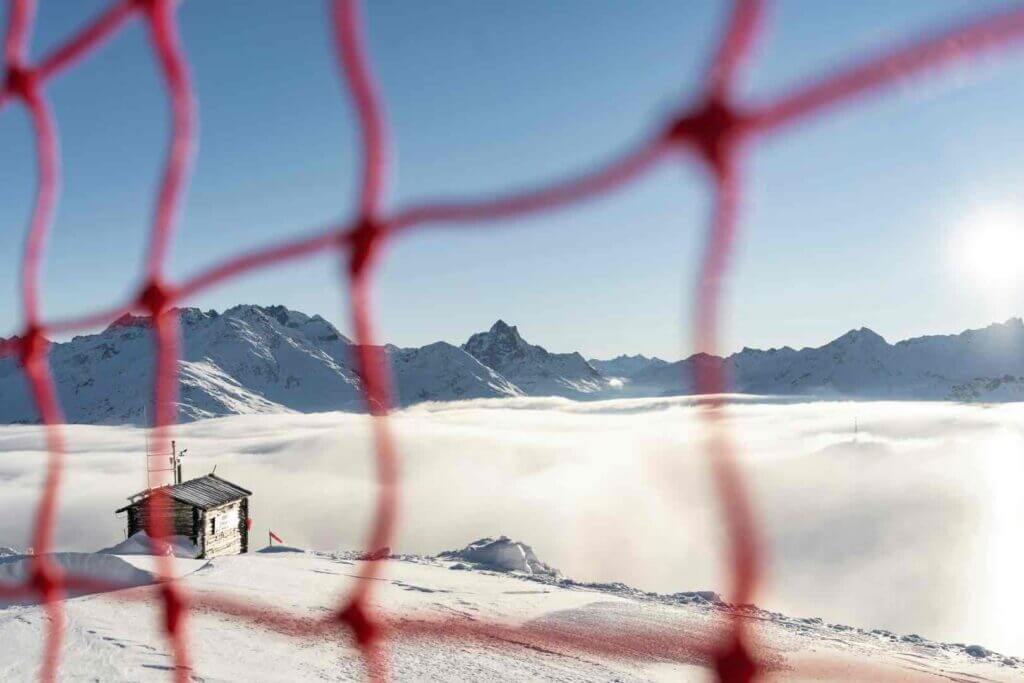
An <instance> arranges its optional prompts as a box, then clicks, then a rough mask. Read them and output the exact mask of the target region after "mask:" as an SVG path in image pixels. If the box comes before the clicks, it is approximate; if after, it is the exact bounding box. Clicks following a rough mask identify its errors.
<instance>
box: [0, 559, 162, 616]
mask: <svg viewBox="0 0 1024 683" xmlns="http://www.w3.org/2000/svg"><path fill="white" fill-rule="evenodd" d="M48 559H49V560H50V561H51V562H52V563H53V564H56V565H57V566H58V567H59V568H60V569H61V570H62V571H63V572H65V573H67V574H74V575H76V576H83V577H88V578H90V579H95V580H98V581H103V582H107V583H112V584H116V585H118V586H123V587H125V588H127V587H130V586H143V585H146V584H148V583H152V582H153V575H152V574H151V573H149V572H147V571H142V570H141V569H138V568H136V567H133V566H132V565H131V564H129V563H128V562H126V561H124V560H122V559H121V558H119V557H114V556H113V555H104V554H100V553H53V554H52V555H49V556H48ZM32 563H33V560H32V557H31V556H27V555H11V556H7V557H4V558H0V584H17V583H23V582H24V581H25V580H26V579H27V578H28V577H29V576H31V575H32V570H33V567H32ZM87 593H88V591H79V592H73V593H71V596H72V597H74V596H78V595H85V594H87ZM36 602H38V597H37V596H26V597H24V598H20V599H17V600H14V601H11V602H5V601H3V600H0V606H5V605H10V604H21V605H24V604H35V603H36Z"/></svg>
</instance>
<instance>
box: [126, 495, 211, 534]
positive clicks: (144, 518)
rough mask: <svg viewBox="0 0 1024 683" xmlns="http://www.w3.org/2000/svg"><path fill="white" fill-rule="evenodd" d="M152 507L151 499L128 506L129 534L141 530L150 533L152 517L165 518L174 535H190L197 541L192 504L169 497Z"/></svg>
mask: <svg viewBox="0 0 1024 683" xmlns="http://www.w3.org/2000/svg"><path fill="white" fill-rule="evenodd" d="M152 507H153V510H152V511H151V510H150V501H149V499H146V500H141V501H139V502H137V503H135V504H134V505H132V506H131V507H129V508H128V510H127V512H128V535H129V536H131V535H133V534H136V533H138V532H140V531H147V533H148V529H149V522H150V519H151V517H152V518H153V519H159V518H163V519H164V520H165V523H166V524H167V526H166V528H167V529H168V530H169V531H170V534H171V535H172V536H188V537H189V538H190V539H192V542H193V543H195V541H196V535H197V534H196V528H195V521H194V519H193V517H194V515H193V514H192V509H193V508H192V506H191V505H188V504H186V503H182V502H181V501H178V500H174V499H168V500H163V501H161V502H154V503H153V505H152ZM151 513H152V514H151Z"/></svg>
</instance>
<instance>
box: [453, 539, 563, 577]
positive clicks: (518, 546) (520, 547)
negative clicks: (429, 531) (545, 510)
mask: <svg viewBox="0 0 1024 683" xmlns="http://www.w3.org/2000/svg"><path fill="white" fill-rule="evenodd" d="M438 557H440V558H443V559H446V560H462V561H464V562H469V563H472V564H476V565H480V566H482V567H484V568H486V569H494V570H497V571H502V572H523V573H524V574H545V575H548V576H559V575H560V573H559V571H558V570H557V569H555V568H553V567H549V566H548V565H546V564H544V563H543V562H541V561H540V560H539V559H537V555H536V554H535V553H534V552H533V548H531V547H530V546H528V545H526V544H525V543H520V542H518V541H513V540H512V539H510V538H509V537H508V536H499V537H498V538H497V539H493V538H481V539H480V540H478V541H473V542H472V543H470V544H469V545H467V546H466V547H465V548H462V549H461V550H446V551H445V552H443V553H441V554H439V555H438Z"/></svg>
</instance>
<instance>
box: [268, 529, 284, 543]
mask: <svg viewBox="0 0 1024 683" xmlns="http://www.w3.org/2000/svg"><path fill="white" fill-rule="evenodd" d="M270 540H271V541H277V542H278V543H284V541H282V540H281V537H280V536H278V535H277V534H275V533H274V532H273V531H271V532H270Z"/></svg>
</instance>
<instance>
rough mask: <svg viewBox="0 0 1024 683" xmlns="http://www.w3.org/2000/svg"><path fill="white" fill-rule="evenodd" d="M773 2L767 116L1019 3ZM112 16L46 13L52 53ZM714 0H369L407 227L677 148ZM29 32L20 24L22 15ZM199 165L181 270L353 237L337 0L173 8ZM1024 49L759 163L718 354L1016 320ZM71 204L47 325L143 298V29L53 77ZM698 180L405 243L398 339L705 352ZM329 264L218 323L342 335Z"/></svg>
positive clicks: (390, 297)
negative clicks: (80, 30)
mask: <svg viewBox="0 0 1024 683" xmlns="http://www.w3.org/2000/svg"><path fill="white" fill-rule="evenodd" d="M1004 4H1005V3H998V2H978V1H976V0H964V1H955V2H954V1H944V2H939V1H935V2H927V3H924V2H906V3H891V2H857V3H820V2H812V1H805V2H804V1H801V2H797V1H789V2H785V1H784V2H779V3H778V4H777V5H775V6H774V7H773V8H772V11H771V12H770V15H769V27H768V28H769V30H768V32H767V33H766V34H765V36H764V37H763V39H762V40H761V42H760V44H759V49H758V60H757V61H756V64H755V65H754V66H753V68H751V69H750V70H749V72H748V74H747V78H746V81H745V84H744V87H743V91H744V92H745V94H746V95H747V96H750V97H755V98H756V97H764V96H767V95H769V94H771V93H773V92H778V91H779V90H780V89H782V88H786V87H791V86H794V85H797V84H799V83H801V81H802V79H805V78H807V77H809V76H811V75H813V74H817V73H819V72H821V71H822V70H825V69H828V68H829V67H830V66H835V65H839V64H842V63H844V62H845V61H847V60H848V59H849V58H851V57H855V56H857V55H861V54H865V52H870V51H871V50H874V49H877V48H879V47H881V46H884V45H887V44H889V43H890V42H892V41H894V40H898V39H899V38H901V37H905V36H908V35H914V34H917V33H918V32H920V31H923V30H927V29H928V28H929V27H937V26H943V25H945V24H946V23H948V22H949V21H952V20H955V19H957V18H968V17H973V16H978V15H981V14H984V13H986V12H988V11H991V10H992V9H993V8H996V7H999V6H1002V5H1004ZM103 6H104V3H100V2H84V1H83V2H76V3H59V2H52V1H51V2H43V3H42V6H41V8H40V10H39V25H38V28H37V33H36V38H35V40H34V43H33V47H34V53H35V54H36V55H39V54H42V53H43V52H45V50H46V48H47V46H52V45H54V44H56V43H57V42H58V41H59V40H60V39H61V38H62V37H63V36H66V35H68V34H69V33H70V32H71V31H73V30H74V29H75V28H76V27H78V26H80V25H81V22H82V21H83V20H84V19H85V18H86V17H88V16H91V15H92V14H93V13H95V12H96V11H98V10H99V9H101V8H102V7H103ZM724 9H725V6H724V5H723V4H721V3H718V2H636V3H620V2H608V3H603V2H602V3H599V2H596V1H595V2H572V3H570V2H563V3H546V2H516V3H497V2H489V3H478V2H469V1H468V0H464V1H461V2H432V3H411V2H399V1H380V2H373V3H370V6H369V7H368V8H367V11H366V16H367V21H368V26H369V45H370V50H371V55H372V60H373V63H374V65H375V69H376V71H377V73H378V75H379V78H380V81H381V84H382V88H383V92H384V96H385V100H386V106H387V111H388V118H389V122H390V127H391V130H392V132H393V137H394V147H393V149H394V158H393V161H394V164H393V166H392V180H393V182H392V185H391V190H390V202H391V205H392V206H397V205H399V204H404V203H407V202H410V201H414V200H417V199H420V198H427V197H433V196H437V195H443V196H451V195H464V194H467V193H468V194H488V193H492V192H496V191H501V190H506V189H511V188H518V187H522V186H524V185H529V184H533V183H536V182H538V181H544V180H550V179H554V178H558V177H560V176H562V175H564V174H568V173H571V172H573V171H575V170H578V169H586V168H588V167H589V166H591V165H593V164H595V163H598V162H600V161H601V160H604V159H607V158H609V157H610V156H612V155H614V154H616V153H617V152H619V151H622V150H624V149H625V148H626V147H627V146H628V145H629V144H630V143H632V142H635V141H637V140H639V139H641V138H642V137H643V136H644V135H645V134H647V133H648V132H649V131H651V130H652V129H653V128H654V127H657V126H660V125H661V124H662V122H663V121H664V120H665V118H666V117H667V116H668V114H669V112H671V111H672V110H673V107H674V106H676V105H677V104H678V103H680V102H683V101H685V100H686V98H687V97H688V96H689V94H690V93H692V92H693V91H694V88H695V87H696V86H697V84H698V83H699V79H700V76H701V72H702V69H703V67H704V65H705V63H706V60H707V56H708V53H709V51H710V50H711V48H712V46H713V44H714V42H715V40H716V38H717V35H718V30H719V21H720V19H721V18H722V16H723V13H724ZM5 10H6V7H5V8H4V10H0V14H3V13H4V12H5ZM179 11H180V16H181V20H182V33H183V38H184V42H185V44H186V46H187V49H188V53H189V56H190V59H191V68H192V72H193V74H194V77H195V81H196V85H197V90H198V97H199V116H200V141H199V155H198V158H197V164H196V170H195V175H194V178H193V182H192V184H191V187H190V190H189V193H188V196H187V203H186V207H185V211H184V214H183V216H182V220H181V223H180V229H179V231H178V233H177V236H176V239H175V242H174V246H173V250H172V251H173V260H172V264H171V267H170V269H169V272H170V273H172V274H173V275H175V276H178V277H183V276H185V275H187V274H189V273H192V272H194V271H196V270H197V269H199V268H201V267H202V266H204V265H208V264H211V263H214V262H216V261H218V260H220V259H222V258H224V257H225V256H227V255H229V254H232V253H235V252H236V251H237V250H238V249H239V248H240V247H241V246H243V245H249V244H260V243H266V242H270V241H276V240H280V239H283V238H286V237H288V236H289V235H293V234H297V233H301V232H304V231H307V230H310V229H313V228H315V227H317V226H320V225H323V224H325V223H327V222H329V221H333V220H337V219H339V218H342V217H346V216H348V215H349V212H350V210H351V206H352V202H353V197H354V191H355V186H354V183H355V169H356V166H357V162H358V148H357V139H356V129H355V126H354V122H353V117H352V113H351V111H350V109H349V107H348V101H347V99H346V97H345V94H344V92H343V91H342V89H341V87H340V85H339V80H338V77H337V74H336V70H335V65H334V61H333V53H332V51H331V44H330V41H329V37H328V33H327V30H326V26H325V7H324V5H323V4H322V3H320V2H312V1H310V0H301V1H297V2H288V3H282V2H270V1H269V0H258V1H256V0H250V1H248V2H241V1H235V2H197V1H187V2H185V3H184V4H183V5H182V7H181V8H180V10H179ZM1022 67H1024V58H1022V57H1021V53H1020V52H1017V53H1013V52H1010V53H1003V54H1000V55H999V56H995V57H993V56H990V57H986V58H984V59H982V60H981V61H980V62H977V63H974V64H972V66H971V68H957V69H954V70H953V71H952V73H947V74H944V75H942V76H940V77H938V78H927V79H925V80H924V81H923V82H919V83H915V84H914V85H913V87H899V88H897V89H895V90H894V91H892V92H890V93H888V95H886V96H883V97H879V98H874V99H871V100H870V101H864V102H859V103H857V104H855V105H853V106H849V107H846V108H843V109H841V110H839V111H837V112H834V113H833V114H831V115H829V116H827V117H824V118H820V119H815V120H813V121H811V122H809V123H807V124H806V125H803V126H800V127H797V128H796V129H793V130H789V131H787V132H786V133H785V134H784V135H781V136H779V137H777V138H773V139H771V140H768V141H766V142H764V143H763V144H761V145H759V146H758V147H757V148H756V149H755V150H754V153H753V154H752V155H751V157H750V159H749V162H750V163H749V164H748V167H747V188H746V189H747V194H746V204H745V206H744V207H743V221H742V229H741V233H740V241H739V245H738V251H737V254H736V259H735V261H734V267H733V269H732V271H731V275H730V279H729V282H728V292H729V296H728V299H727V306H726V308H725V311H724V313H725V327H724V332H725V337H724V339H725V345H726V347H727V349H730V350H731V349H738V348H740V347H742V346H745V345H746V346H759V347H767V346H779V345H783V344H789V345H792V346H804V345H818V344H821V343H824V342H825V341H827V340H829V339H831V338H832V337H835V336H838V335H839V334H841V333H843V332H845V331H846V330H848V329H850V328H853V327H860V326H862V325H866V326H869V327H871V328H873V329H875V330H876V331H878V332H879V333H881V334H883V335H884V336H886V337H887V338H888V339H890V340H896V339H900V338H903V337H906V336H913V335H918V334H925V333H936V332H953V331H959V330H960V329H963V328H965V327H971V326H980V325H984V324H987V323H988V322H991V321H993V320H1002V319H1005V318H1007V317H1009V316H1011V315H1018V314H1020V313H1021V306H1020V304H1019V301H1021V299H1020V297H1019V296H1018V295H1019V294H1021V293H1024V291H1021V287H1020V283H1019V282H1014V283H1013V284H1012V285H1007V286H1004V287H1003V288H1002V289H1001V290H1000V291H999V292H997V293H995V294H994V293H993V292H992V291H991V290H983V289H982V288H980V287H978V286H976V284H977V283H974V282H972V280H971V278H970V277H969V276H965V275H964V274H963V273H961V272H959V271H957V269H956V268H955V265H956V263H955V262H956V256H955V253H953V252H954V251H955V249H954V248H953V247H951V245H956V244H958V242H957V240H958V235H959V234H960V233H963V232H964V231H965V230H966V228H965V225H967V226H969V225H970V221H971V220H972V218H971V217H972V216H974V215H976V213H977V209H978V207H986V206H1000V207H1004V206H1016V205H1018V204H1019V203H1020V202H1021V200H1022V199H1024V198H1022V196H1021V194H1022V191H1021V188H1022V187H1024V162H1022V161H1021V160H1022V159H1024V127H1022V126H1021V123H1020V112H1021V111H1022V110H1024V106H1022V105H1024V91H1021V89H1020V87H1019V84H1020V77H1021V71H1022ZM48 92H49V94H50V97H51V100H52V102H53V104H54V106H55V108H56V112H57V118H58V125H59V129H60V135H61V146H62V152H63V162H64V171H65V174H64V180H65V182H64V192H63V194H62V196H61V199H60V206H59V211H58V215H57V220H56V223H55V229H54V234H53V239H52V242H51V250H50V252H49V255H48V260H47V262H46V272H45V280H44V283H45V286H44V291H43V296H42V301H43V305H44V310H45V311H46V317H48V318H54V317H59V316H62V315H66V314H69V313H72V312H80V311H82V310H83V309H85V308H91V307H94V306H97V305H101V304H110V303H114V302H115V301H120V300H122V299H124V298H125V297H126V296H127V293H128V292H130V291H132V289H133V288H134V287H135V286H136V284H137V279H138V273H139V269H140V265H141V263H140V262H141V254H142V250H143V249H144V246H145V234H146V230H147V227H148V221H149V216H150V207H151V205H152V202H153V188H154V185H155V182H156V179H157V177H158V174H159V168H160V163H161V161H162V158H163V152H164V145H165V135H166V128H167V114H166V103H165V100H164V91H163V89H162V87H161V85H160V83H159V80H158V78H157V75H156V71H155V68H154V65H153V61H152V58H151V56H150V54H149V50H148V45H147V43H146V41H145V36H144V31H143V30H142V26H141V24H139V23H133V24H132V25H131V26H129V27H128V29H127V30H125V31H123V32H122V33H121V34H119V35H118V36H117V37H116V38H115V39H114V40H113V41H112V42H111V43H110V44H108V45H107V46H105V47H104V48H103V49H102V51H101V52H100V53H98V54H96V55H94V56H92V57H91V58H89V59H88V60H87V61H85V62H84V63H82V64H80V65H78V66H77V67H75V69H74V70H73V71H72V72H70V73H67V74H65V75H62V76H60V77H58V79H57V80H55V81H54V82H53V83H52V84H51V86H50V87H49V90H48ZM0 150H3V154H0V178H2V182H0V226H2V229H0V292H3V293H4V294H3V299H0V301H3V302H4V303H3V304H2V305H0V335H6V334H7V333H13V332H15V331H17V329H18V327H19V325H20V323H19V320H18V316H19V307H18V304H17V299H16V283H17V274H18V267H17V264H18V259H19V256H20V250H21V244H22V240H23V235H24V226H25V222H26V219H27V216H28V213H29V209H30V200H31V193H32V187H33V180H32V174H33V172H34V171H33V169H34V166H33V164H34V161H33V152H32V146H31V138H30V136H29V128H28V122H27V119H26V117H25V116H24V114H23V113H22V112H21V110H20V108H17V107H6V108H5V109H4V110H2V111H0ZM706 190H707V187H706V184H705V182H704V179H703V177H702V175H701V173H699V172H698V170H697V168H696V166H694V165H693V164H692V163H686V162H680V163H668V164H665V165H663V166H661V167H660V168H659V169H658V170H657V171H656V172H654V173H653V174H651V175H649V176H647V177H645V178H644V179H643V180H641V181H640V182H638V183H636V184H633V185H631V186H629V187H627V188H625V189H624V190H620V191H619V192H617V193H616V194H614V195H611V196H608V197H604V198H601V199H599V200H596V201H593V202H590V203H588V204H586V205H582V206H577V207H575V208H573V209H571V210H567V211H559V212H556V213H550V214H546V215H544V216H541V217H535V218H531V219H529V220H517V221H510V222H505V223H501V224H497V225H480V226H474V227H471V228H460V229H445V228H443V227H439V228H436V229H431V230H429V231H424V232H420V233H417V234H415V235H411V236H409V237H406V238H404V239H403V240H401V241H399V242H396V243H395V244H394V245H392V246H391V248H390V250H389V252H388V254H387V258H386V260H385V261H384V264H383V267H382V268H381V270H380V271H379V273H378V277H377V283H378V287H377V295H376V300H377V302H378V306H377V310H378V319H379V320H380V326H381V330H382V336H383V337H384V338H385V339H387V340H388V341H391V342H394V343H397V344H399V345H405V346H412V345H420V344H424V343H428V342H432V341H435V340H438V339H445V340H449V341H453V342H461V341H463V340H464V339H465V338H466V337H468V335H469V334H471V333H472V332H475V331H478V330H480V329H483V328H486V327H488V326H489V325H490V324H491V323H492V322H493V321H494V320H495V319H497V318H499V317H500V318H503V319H505V320H506V321H508V322H510V323H513V324H517V325H519V327H520V330H521V331H522V332H523V334H524V336H526V337H527V339H529V340H531V341H534V342H535V343H541V344H543V345H545V346H546V347H548V348H550V349H552V350H575V349H579V350H581V351H582V352H584V353H585V354H588V355H597V356H610V355H615V354H618V353H622V352H628V353H636V352H643V353H647V354H658V355H661V356H664V357H671V358H674V357H678V356H680V355H683V354H685V353H687V352H689V350H690V347H689V344H690V341H691V339H690V334H689V332H688V330H687V325H686V322H687V321H688V320H689V310H690V299H691V296H692V284H693V282H694V279H695V273H696V268H697V263H698V261H697V259H698V256H699V250H700V246H701V241H702V238H703V232H704V229H705V221H706V217H707V213H708V208H709V207H708V195H707V192H706ZM337 273H338V270H337V267H336V264H335V263H334V261H333V259H331V258H329V257H326V256H324V257H320V258H317V259H314V260H312V261H306V262H303V263H301V264H298V265H293V266H286V267H282V268H278V269H276V270H272V271H268V272H261V273H258V274H256V275H253V276H250V277H246V278H244V279H241V280H238V281H235V282H232V283H229V284H226V285H223V286H221V287H218V288H217V289H215V290H211V291H210V292H208V293H206V294H204V295H202V296H201V297H198V298H197V299H196V300H195V301H194V302H191V303H193V304H194V305H198V306H201V307H203V308H208V307H213V308H218V309H221V308H224V307H228V306H230V305H233V304H235V303H243V302H247V303H248V302H251V303H267V304H269V303H281V304H285V305H287V306H289V307H293V308H297V309H300V310H304V311H306V312H309V313H313V312H319V313H321V314H322V315H324V316H325V317H327V318H329V319H331V320H333V321H335V322H337V323H338V324H339V327H341V328H342V329H343V330H347V328H348V325H347V320H346V310H347V309H346V304H345V292H344V288H343V287H341V286H339V284H338V283H339V278H338V275H337Z"/></svg>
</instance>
